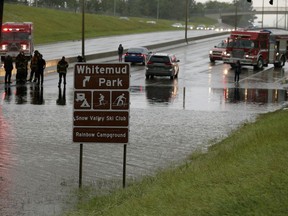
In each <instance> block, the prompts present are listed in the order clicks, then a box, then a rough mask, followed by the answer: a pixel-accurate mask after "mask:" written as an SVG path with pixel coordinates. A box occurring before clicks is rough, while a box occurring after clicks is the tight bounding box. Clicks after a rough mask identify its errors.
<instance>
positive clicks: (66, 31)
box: [3, 4, 216, 44]
mask: <svg viewBox="0 0 288 216" xmlns="http://www.w3.org/2000/svg"><path fill="white" fill-rule="evenodd" d="M192 19H193V22H191V23H189V24H191V25H197V23H204V24H207V25H209V24H215V22H216V21H215V20H213V19H209V18H204V17H197V18H196V17H195V18H192ZM3 20H4V22H7V21H10V22H17V21H19V22H22V21H30V22H33V23H34V28H35V34H34V39H35V44H44V43H53V42H58V41H67V40H80V39H81V38H82V14H81V13H74V12H65V11H61V10H52V9H46V8H35V7H28V6H23V5H14V4H5V5H4V15H3ZM148 20H153V19H151V18H148V19H147V18H136V17H129V20H125V19H119V17H114V16H104V15H97V14H86V15H85V38H95V37H100V36H112V35H123V34H136V33H143V32H155V31H167V30H177V28H173V27H171V25H172V24H173V23H175V22H179V21H171V20H170V21H169V20H158V21H157V22H156V24H149V23H146V22H147V21H148ZM154 21H156V20H155V19H154ZM182 23H183V24H184V22H182ZM182 30H183V29H182Z"/></svg>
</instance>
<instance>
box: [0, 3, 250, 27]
mask: <svg viewBox="0 0 288 216" xmlns="http://www.w3.org/2000/svg"><path fill="white" fill-rule="evenodd" d="M5 2H7V3H21V4H27V5H29V6H33V7H49V8H57V9H65V10H71V11H75V12H77V11H80V10H81V7H82V4H83V0H64V1H63V0H5ZM84 7H85V12H86V13H96V14H105V15H115V16H127V17H129V16H130V17H147V18H153V19H158V18H159V19H168V20H179V21H184V20H185V19H186V9H187V11H188V17H189V18H192V17H195V16H198V17H199V16H200V17H201V16H205V14H206V13H209V12H213V11H214V13H221V12H222V11H230V12H231V11H232V12H233V11H235V9H237V11H238V12H240V11H252V10H253V7H252V4H251V3H248V2H246V1H243V0H242V1H241V0H233V2H232V3H225V2H218V1H211V0H210V1H207V2H206V3H200V2H196V1H195V0H84ZM254 18H255V17H254V16H253V15H251V16H247V15H246V16H243V17H240V16H239V17H238V19H239V21H238V25H239V26H241V25H244V26H245V25H247V24H249V23H251V22H253V20H254ZM233 20H234V19H231V18H228V19H227V21H225V22H226V23H227V22H228V23H227V24H229V22H231V23H230V24H231V25H232V26H233V25H234V21H233Z"/></svg>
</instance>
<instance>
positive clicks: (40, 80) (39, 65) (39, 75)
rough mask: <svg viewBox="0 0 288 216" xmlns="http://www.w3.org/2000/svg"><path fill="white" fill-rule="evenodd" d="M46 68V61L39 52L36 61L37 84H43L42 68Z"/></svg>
mask: <svg viewBox="0 0 288 216" xmlns="http://www.w3.org/2000/svg"><path fill="white" fill-rule="evenodd" d="M45 68H46V61H45V60H44V59H43V56H42V54H39V56H38V61H37V79H38V85H40V84H41V85H43V81H44V70H45Z"/></svg>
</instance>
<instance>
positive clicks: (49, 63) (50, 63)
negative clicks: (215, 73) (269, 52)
mask: <svg viewBox="0 0 288 216" xmlns="http://www.w3.org/2000/svg"><path fill="white" fill-rule="evenodd" d="M226 34H228V32H217V33H215V34H207V35H201V36H196V37H190V38H187V41H186V39H185V38H183V39H179V40H174V41H169V42H164V43H159V44H153V45H148V46H145V47H147V48H148V49H150V50H152V49H157V48H163V47H169V46H175V45H180V44H186V43H187V42H188V43H189V42H191V41H196V40H201V39H206V38H211V37H217V36H221V35H226ZM115 55H117V53H116V51H109V52H103V53H95V54H91V55H86V56H85V57H86V61H87V62H88V61H91V60H95V59H103V58H108V57H113V56H114V57H115ZM45 60H46V69H45V74H48V73H54V72H56V66H57V63H58V61H59V60H60V59H48V60H47V59H45ZM66 61H67V62H68V63H69V68H72V67H74V64H75V63H76V62H77V56H75V57H70V58H69V57H68V58H66ZM28 71H29V72H30V69H29V70H28ZM29 72H28V76H29V75H30V73H29ZM12 74H16V69H14V70H13V71H12ZM4 75H5V71H4V68H3V65H2V67H1V69H0V77H2V76H4ZM0 83H2V81H0Z"/></svg>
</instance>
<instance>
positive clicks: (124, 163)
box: [123, 144, 127, 188]
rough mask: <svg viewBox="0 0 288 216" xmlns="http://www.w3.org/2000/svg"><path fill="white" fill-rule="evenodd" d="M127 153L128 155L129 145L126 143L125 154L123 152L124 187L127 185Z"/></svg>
mask: <svg viewBox="0 0 288 216" xmlns="http://www.w3.org/2000/svg"><path fill="white" fill-rule="evenodd" d="M126 155H127V145H126V144H125V145H124V154H123V188H125V187H126Z"/></svg>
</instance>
